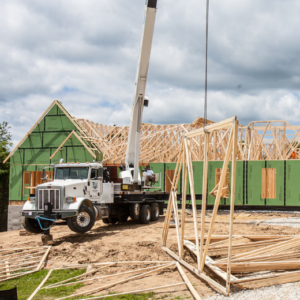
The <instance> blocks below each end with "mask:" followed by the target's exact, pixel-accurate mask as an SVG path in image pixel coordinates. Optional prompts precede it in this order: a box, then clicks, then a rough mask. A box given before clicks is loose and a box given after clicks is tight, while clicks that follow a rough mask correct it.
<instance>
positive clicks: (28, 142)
mask: <svg viewBox="0 0 300 300" xmlns="http://www.w3.org/2000/svg"><path fill="white" fill-rule="evenodd" d="M42 141H43V134H42V133H34V132H33V133H30V135H29V136H28V137H27V138H26V139H25V141H24V142H23V143H22V145H21V146H20V148H42Z"/></svg>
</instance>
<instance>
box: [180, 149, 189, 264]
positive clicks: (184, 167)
mask: <svg viewBox="0 0 300 300" xmlns="http://www.w3.org/2000/svg"><path fill="white" fill-rule="evenodd" d="M183 151H184V150H183ZM187 176H188V172H187V165H186V161H185V155H184V153H183V156H182V202H181V207H182V211H181V244H180V247H181V249H180V255H179V257H180V259H183V237H184V230H185V210H186V190H187Z"/></svg>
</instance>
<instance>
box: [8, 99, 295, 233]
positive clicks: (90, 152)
mask: <svg viewBox="0 0 300 300" xmlns="http://www.w3.org/2000/svg"><path fill="white" fill-rule="evenodd" d="M212 123H213V122H212V121H208V122H207V125H209V124H212ZM202 128H203V119H202V118H197V119H196V120H195V121H194V122H193V123H191V124H172V125H153V124H142V126H141V144H140V167H141V168H142V166H145V165H148V164H150V167H151V169H152V170H153V171H154V173H159V174H160V180H159V183H157V184H156V185H157V186H158V187H159V189H161V190H165V191H169V190H170V183H171V180H172V178H173V174H174V170H175V166H176V161H177V159H178V153H179V150H180V149H179V147H180V145H181V139H182V136H183V135H184V134H186V133H187V132H190V131H192V130H197V129H198V130H201V129H202ZM299 131H300V126H291V125H290V124H288V123H287V122H286V121H260V122H251V123H250V124H249V125H247V126H242V125H239V129H238V143H237V145H238V152H237V170H236V174H237V176H236V197H235V199H236V200H235V204H236V205H238V206H251V207H256V206H273V207H278V206H279V207H286V206H289V207H291V208H292V207H297V206H300V185H299V184H297V180H298V179H297V178H300V160H299V158H300V154H299V148H298V146H299V145H300V134H299ZM128 132H129V128H128V126H124V127H120V126H108V125H102V124H97V123H94V122H92V121H89V120H85V119H77V118H75V117H73V116H71V115H70V113H69V112H68V111H67V110H66V108H65V107H64V106H63V105H62V103H61V102H59V101H57V100H55V101H53V102H52V103H51V105H50V106H49V107H48V108H47V109H46V111H45V112H44V113H43V114H42V116H41V117H40V118H39V119H38V120H37V122H36V123H35V124H34V125H33V127H32V128H31V129H30V130H29V131H28V133H27V134H26V135H25V137H24V138H23V139H22V140H21V141H20V142H19V144H18V145H17V146H16V147H15V148H14V149H13V150H12V152H11V153H10V155H9V156H8V157H7V158H6V160H5V161H7V160H8V159H10V185H9V205H10V209H9V214H11V215H10V216H9V219H10V220H14V219H17V220H16V221H15V223H16V224H19V211H20V207H21V206H22V205H23V203H24V201H26V200H27V199H28V197H29V195H30V194H34V193H35V187H36V185H38V184H40V183H41V182H42V179H41V178H42V169H43V167H45V166H48V165H49V164H50V163H54V164H57V163H58V162H59V161H60V159H62V158H63V159H64V161H65V162H69V163H77V162H87V161H89V162H91V161H93V160H95V161H100V160H103V165H104V166H106V167H107V168H108V169H109V171H110V172H109V173H110V177H111V181H114V182H117V181H118V172H119V170H118V166H119V165H120V164H121V163H124V161H125V154H126V146H127V141H128ZM228 140H229V131H228V130H224V129H223V128H220V130H216V131H214V133H213V134H212V135H210V140H209V148H208V149H209V150H208V158H209V166H208V183H207V185H208V186H207V188H208V191H209V192H211V191H212V190H213V189H214V187H215V186H216V182H218V180H219V176H220V171H221V168H222V165H223V160H224V155H225V153H226V149H227V143H228ZM190 147H191V159H192V161H193V169H194V181H195V193H196V195H197V204H201V202H202V201H201V195H202V176H203V157H204V140H203V138H202V137H201V136H197V137H195V138H192V139H191V145H190ZM5 161H4V162H5ZM47 174H48V177H49V178H53V171H51V169H49V171H48V172H47ZM226 180H227V185H228V184H229V183H230V168H229V169H228V175H227V179H226ZM180 187H181V183H180V180H179V183H178V193H180V192H181V191H180ZM187 195H189V190H188V191H187ZM228 197H230V191H228V194H226V195H224V197H223V198H222V199H221V202H220V205H229V198H228ZM214 201H215V197H214V195H213V192H212V193H210V194H209V193H208V196H207V204H208V205H212V204H213V203H214ZM12 206H18V207H19V208H18V209H17V207H15V208H14V209H13V208H12ZM14 211H17V213H16V214H14ZM16 216H18V217H17V218H16ZM9 227H10V228H9V229H12V228H13V227H12V226H9Z"/></svg>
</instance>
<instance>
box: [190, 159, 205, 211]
mask: <svg viewBox="0 0 300 300" xmlns="http://www.w3.org/2000/svg"><path fill="white" fill-rule="evenodd" d="M192 164H193V174H194V187H195V194H196V195H201V194H202V184H203V161H193V162H192ZM188 184H189V182H188ZM188 192H189V193H190V189H188ZM196 204H197V205H200V204H202V201H201V200H196Z"/></svg>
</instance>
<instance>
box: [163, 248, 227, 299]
mask: <svg viewBox="0 0 300 300" xmlns="http://www.w3.org/2000/svg"><path fill="white" fill-rule="evenodd" d="M162 249H163V250H164V251H166V252H167V253H168V254H169V255H170V256H172V257H173V258H174V259H176V260H177V261H178V262H179V263H180V264H182V265H183V266H184V267H185V268H187V269H188V270H190V271H191V272H193V273H194V274H195V275H196V276H198V277H199V278H201V279H203V280H205V281H206V282H207V283H209V284H210V285H211V286H213V287H214V289H216V290H217V291H219V292H221V293H222V294H224V295H226V289H225V288H224V287H223V286H222V285H220V284H219V283H218V282H216V281H214V280H213V279H211V278H210V277H208V276H206V275H205V274H203V273H201V272H200V271H198V270H197V269H196V268H194V267H193V266H191V265H190V264H188V263H187V262H185V261H184V260H183V259H180V258H179V257H178V255H176V254H175V253H174V252H173V251H171V250H170V249H168V248H167V247H164V246H163V247H162Z"/></svg>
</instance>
